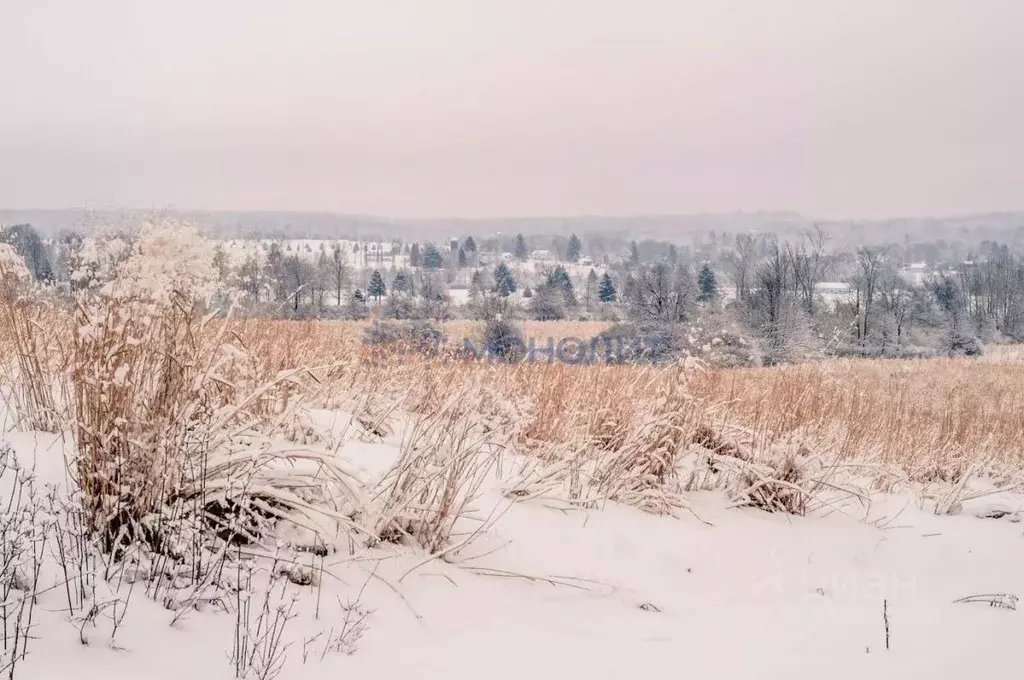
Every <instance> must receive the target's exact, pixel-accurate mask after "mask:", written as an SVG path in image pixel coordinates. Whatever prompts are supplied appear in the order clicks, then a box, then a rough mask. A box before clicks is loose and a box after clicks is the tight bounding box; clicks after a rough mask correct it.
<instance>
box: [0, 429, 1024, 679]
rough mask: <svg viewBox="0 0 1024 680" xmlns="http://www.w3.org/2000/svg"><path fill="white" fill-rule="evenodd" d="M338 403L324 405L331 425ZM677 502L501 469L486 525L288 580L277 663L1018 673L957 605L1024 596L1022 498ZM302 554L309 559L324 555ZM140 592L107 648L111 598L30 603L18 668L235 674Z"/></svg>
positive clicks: (771, 673) (973, 609) (223, 630)
mask: <svg viewBox="0 0 1024 680" xmlns="http://www.w3.org/2000/svg"><path fill="white" fill-rule="evenodd" d="M338 417H339V416H334V415H332V414H330V413H328V412H321V413H319V414H318V418H319V421H320V422H321V424H323V423H326V429H332V428H333V429H334V430H335V431H341V428H340V427H338V426H339V425H340V423H339V422H332V421H334V420H336V419H337V418H338ZM400 435H401V432H399V433H397V434H395V435H393V436H389V437H387V438H386V439H384V440H381V441H377V442H366V441H359V440H357V439H356V438H354V437H353V436H352V435H347V436H348V441H347V443H346V444H345V445H344V446H343V447H342V448H341V450H340V451H341V453H340V455H342V456H344V457H345V458H347V459H348V460H349V461H351V462H352V463H353V465H355V466H357V467H358V468H360V469H361V470H362V473H363V475H365V476H366V477H367V478H368V479H372V478H375V477H380V476H381V475H383V474H384V472H385V471H386V470H387V469H388V467H389V466H390V465H391V463H392V462H393V461H394V460H395V458H396V456H397V453H398V450H399V441H400V440H399V437H400ZM5 438H6V439H7V441H9V442H10V443H11V444H12V445H13V446H14V448H15V450H16V451H17V452H18V454H19V458H20V459H21V460H22V462H23V463H26V464H32V463H33V462H34V463H35V465H36V468H37V474H38V475H39V476H40V478H42V479H46V478H50V479H52V480H54V481H60V480H62V479H63V472H62V460H63V456H62V455H61V447H62V445H63V444H62V441H61V438H60V437H59V436H56V435H46V434H35V433H20V434H18V433H10V434H8V435H6V437H5ZM509 465H511V461H509ZM688 500H689V502H690V504H691V506H692V512H688V511H683V512H681V513H680V515H679V516H678V517H675V518H673V517H658V516H652V515H647V514H644V513H642V512H640V511H638V510H635V509H633V508H629V507H624V506H619V505H616V504H608V505H606V506H605V507H602V508H597V509H592V510H579V509H576V510H566V509H565V506H564V505H557V504H549V503H547V502H545V501H544V500H540V499H536V500H530V501H519V502H513V501H511V500H509V499H507V498H505V496H504V495H503V494H502V482H501V479H499V478H498V477H497V476H496V477H494V479H492V482H491V483H490V484H489V487H488V489H487V491H486V493H485V494H484V495H483V497H481V498H480V499H479V500H478V501H476V502H475V504H474V507H475V508H476V515H477V518H478V521H479V523H480V525H482V526H483V527H484V528H483V530H482V531H481V532H480V534H479V535H478V536H477V538H476V540H474V541H472V542H470V543H468V544H466V545H465V546H463V547H462V548H460V549H459V550H454V551H452V552H449V553H446V554H445V555H444V556H443V557H442V558H435V559H428V557H427V556H426V555H425V554H424V553H423V552H422V551H418V550H414V549H412V548H409V547H401V546H397V545H390V544H388V545H384V546H383V547H378V548H375V549H372V550H370V549H361V550H359V551H356V553H355V554H354V555H353V554H349V553H348V552H347V551H341V552H338V553H335V554H332V555H329V556H327V557H326V558H325V560H324V562H323V565H322V568H323V576H322V578H317V579H316V580H317V581H318V583H314V585H313V586H305V587H302V586H290V589H291V592H293V593H294V594H295V595H296V596H297V598H298V599H297V601H296V603H295V605H294V610H293V613H294V614H295V618H293V619H292V620H291V621H290V622H289V623H288V624H287V626H286V628H285V630H284V634H283V638H284V640H285V641H287V642H288V643H289V645H290V646H289V647H288V648H287V660H286V662H285V665H284V667H283V670H282V673H281V675H280V676H279V677H281V678H285V679H290V678H299V677H302V678H324V679H327V678H337V677H380V678H405V677H416V678H424V679H430V680H432V679H435V678H436V679H439V680H440V679H444V680H459V679H461V678H466V679H473V680H477V679H479V678H487V679H488V680H504V679H506V678H507V679H509V680H511V679H515V680H522V678H534V679H543V678H552V679H554V678H558V679H559V680H564V679H566V678H588V679H591V680H593V679H604V678H608V679H622V678H665V679H670V678H671V679H675V678H689V677H693V678H776V677H778V678H788V679H797V678H858V679H862V678H922V677H929V678H954V677H971V678H1015V677H1019V676H1020V673H1021V656H1020V648H1019V647H1018V646H1017V645H1019V644H1020V643H1021V641H1022V640H1024V611H1017V610H1013V609H1010V608H1002V607H993V606H990V605H988V604H986V603H955V602H954V601H955V600H957V599H959V598H964V597H967V596H973V595H979V594H1016V595H1020V594H1024V536H1022V531H1024V524H1020V523H1018V520H1019V519H1020V518H1021V513H1022V508H1024V497H1020V496H1013V495H1005V494H1004V495H991V496H987V497H984V498H982V499H978V500H976V501H969V502H966V503H965V504H964V507H963V509H962V511H961V512H960V513H959V514H957V515H954V516H941V517H940V516H936V515H935V514H934V513H933V512H932V509H931V507H930V506H929V505H928V504H927V503H924V502H921V501H919V500H917V499H915V498H914V497H912V496H910V495H906V496H878V497H876V498H874V499H873V500H872V502H871V503H870V504H862V503H850V504H848V505H846V506H843V507H841V508H835V507H833V508H831V509H830V510H828V511H822V512H819V513H818V514H816V515H814V516H808V517H794V516H788V515H782V514H767V513H764V512H761V511H758V510H754V509H749V508H743V509H738V508H729V507H728V505H729V502H728V500H727V499H726V498H725V496H724V495H721V494H719V493H717V492H702V493H695V494H692V495H690V496H689V497H688ZM993 509H997V510H999V511H1000V512H996V513H990V511H991V510H993ZM1001 513H1003V514H1002V515H1001V516H1000V517H998V518H990V517H979V516H978V515H979V514H981V515H984V514H994V515H1000V514H1001ZM469 524H471V525H472V524H473V523H472V522H469ZM473 526H474V527H475V526H477V525H473ZM303 559H306V560H307V561H308V563H309V564H310V565H312V566H313V568H314V570H319V568H320V564H321V563H320V562H319V558H314V557H307V558H303ZM135 587H136V591H135V592H134V594H132V595H131V596H130V599H128V603H129V604H128V607H127V610H126V611H127V614H126V615H125V617H124V620H123V622H122V624H121V625H120V626H119V628H118V630H117V633H116V636H115V637H114V639H113V642H112V641H111V623H110V620H109V618H110V612H109V610H106V611H104V612H101V613H100V614H99V616H97V617H96V622H95V625H91V624H86V625H84V626H83V624H82V623H81V621H80V618H81V617H80V615H78V616H71V615H69V613H68V612H67V606H66V600H65V595H64V591H63V587H62V586H61V587H54V588H53V589H52V590H49V591H47V592H45V593H44V594H43V595H41V596H40V597H39V601H38V604H37V608H36V611H35V628H34V631H33V632H34V635H35V639H33V640H32V641H31V642H30V644H29V648H28V651H29V653H28V657H27V659H26V660H25V661H24V663H23V664H22V665H21V666H20V667H19V669H18V675H17V677H18V678H22V679H34V678H39V679H44V678H45V679H50V678H64V677H74V678H76V679H78V680H91V679H93V678H96V679H103V680H118V679H121V678H123V679H125V680H127V679H129V678H131V679H134V678H152V679H162V678H168V679H172V678H173V679H174V680H181V679H182V678H191V679H194V680H207V679H215V678H224V679H228V678H231V677H233V668H232V667H231V665H230V663H229V656H230V651H231V647H232V641H233V636H234V634H235V625H234V624H235V617H234V615H233V614H231V613H225V612H224V611H219V610H218V609H217V608H216V607H212V606H211V607H207V608H204V610H202V611H195V612H192V613H190V614H188V615H187V616H185V617H183V618H181V619H179V620H178V621H177V622H176V623H174V625H171V624H172V620H173V619H174V618H175V614H174V612H172V611H170V610H169V609H167V608H165V607H164V606H163V605H162V604H161V603H160V602H157V601H154V600H152V599H148V598H147V597H146V596H145V594H144V593H143V592H142V586H141V585H137V586H135ZM130 588H131V586H129V585H127V584H126V583H125V584H122V586H121V590H120V591H119V595H117V596H115V594H114V592H113V590H111V591H110V592H109V593H108V595H107V597H108V599H114V598H115V597H120V598H125V597H126V596H127V595H128V593H129V592H130ZM101 590H102V588H101ZM98 599H99V600H102V599H103V598H102V597H99V598H98ZM1006 602H1007V603H1012V600H1011V599H1009V598H1007V599H1006ZM346 607H347V608H348V610H349V612H350V613H349V621H350V624H349V625H350V627H351V625H352V622H353V621H354V620H356V618H357V617H356V614H354V613H358V614H359V616H362V615H363V614H365V615H366V616H365V619H364V620H363V624H362V626H364V628H362V631H361V632H362V634H361V636H356V635H350V637H352V638H353V639H352V640H350V642H349V643H347V644H346V645H345V649H344V651H329V652H327V653H323V647H324V644H325V640H326V639H327V638H329V637H331V635H336V634H337V633H338V632H339V631H340V630H341V628H342V627H343V622H344V620H345V613H344V611H345V608H346ZM887 626H888V637H889V649H886V637H887V633H886V628H887ZM80 631H81V632H80ZM318 636H319V637H318ZM82 640H85V642H86V643H87V644H82ZM345 652H349V653H345Z"/></svg>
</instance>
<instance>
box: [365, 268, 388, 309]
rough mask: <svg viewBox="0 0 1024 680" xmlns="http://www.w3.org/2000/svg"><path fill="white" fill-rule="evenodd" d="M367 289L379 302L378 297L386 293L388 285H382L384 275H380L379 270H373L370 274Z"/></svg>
mask: <svg viewBox="0 0 1024 680" xmlns="http://www.w3.org/2000/svg"><path fill="white" fill-rule="evenodd" d="M367 291H368V292H369V293H370V296H371V297H374V298H376V299H377V302H380V299H381V298H382V297H384V296H385V295H387V292H388V287H387V286H386V285H384V277H383V276H381V275H380V270H378V269H374V270H373V274H371V275H370V285H369V286H368V287H367Z"/></svg>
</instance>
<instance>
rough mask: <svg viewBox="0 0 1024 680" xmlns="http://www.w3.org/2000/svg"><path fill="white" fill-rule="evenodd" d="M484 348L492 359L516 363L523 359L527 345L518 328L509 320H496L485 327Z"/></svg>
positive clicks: (490, 321) (492, 320)
mask: <svg viewBox="0 0 1024 680" xmlns="http://www.w3.org/2000/svg"><path fill="white" fill-rule="evenodd" d="M484 347H485V348H486V349H485V351H486V352H487V355H488V356H489V357H491V358H492V359H496V360H500V361H507V362H510V363H511V362H516V361H520V360H521V359H522V358H523V355H524V354H525V351H526V345H525V343H524V342H523V334H522V333H521V332H520V331H519V328H518V326H516V324H514V323H513V322H511V321H509V320H508V319H502V318H495V319H491V320H489V321H488V322H487V325H486V326H485V327H484Z"/></svg>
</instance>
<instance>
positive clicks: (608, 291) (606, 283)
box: [597, 272, 617, 302]
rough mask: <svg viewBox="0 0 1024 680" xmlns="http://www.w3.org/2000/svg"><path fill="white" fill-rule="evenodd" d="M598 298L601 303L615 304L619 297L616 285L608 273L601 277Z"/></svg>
mask: <svg viewBox="0 0 1024 680" xmlns="http://www.w3.org/2000/svg"><path fill="white" fill-rule="evenodd" d="M597 297H598V299H600V300H601V302H615V299H616V297H617V293H616V291H615V283H614V282H613V281H612V277H611V275H610V274H609V273H608V272H605V273H604V276H602V277H601V286H600V288H599V289H598V291H597Z"/></svg>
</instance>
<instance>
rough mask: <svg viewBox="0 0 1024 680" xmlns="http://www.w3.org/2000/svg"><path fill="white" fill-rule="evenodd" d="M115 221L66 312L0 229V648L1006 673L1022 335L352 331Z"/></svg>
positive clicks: (91, 664) (471, 674) (370, 669)
mask: <svg viewBox="0 0 1024 680" xmlns="http://www.w3.org/2000/svg"><path fill="white" fill-rule="evenodd" d="M116 245H117V244H114V243H110V244H106V246H108V247H110V248H112V247H113V246H116ZM119 247H120V246H119ZM124 247H130V250H129V252H128V256H127V258H126V259H125V260H124V261H123V263H121V264H119V265H118V266H116V267H111V268H109V271H106V272H105V273H104V272H103V270H102V269H101V270H100V272H101V273H102V274H103V275H104V276H105V277H107V280H106V282H104V283H102V285H97V286H95V287H90V288H89V289H88V290H87V291H86V292H85V293H83V294H82V295H81V297H80V298H77V299H76V300H75V302H76V303H77V304H76V305H75V306H74V311H73V313H69V312H68V311H67V310H68V308H69V307H70V305H64V306H62V305H55V304H53V301H52V299H50V298H47V297H45V296H40V292H39V290H38V288H36V287H35V286H31V285H28V282H29V279H30V276H29V275H28V272H27V268H26V267H25V265H24V262H23V261H19V260H17V259H16V258H13V256H12V253H11V252H10V250H9V249H8V250H7V251H5V250H4V249H3V248H0V255H4V256H6V257H7V258H8V259H7V260H6V262H7V264H8V265H9V266H11V267H12V269H11V270H10V271H11V273H10V274H8V275H7V276H6V277H0V292H3V293H4V294H3V295H0V315H2V317H3V319H4V320H5V321H7V322H8V323H6V324H4V325H0V346H2V348H3V349H4V351H5V352H6V358H7V361H6V362H0V431H2V435H0V439H2V440H3V442H0V499H2V500H4V501H5V503H4V504H3V505H0V627H2V629H3V633H4V634H3V647H2V649H0V675H3V676H6V677H9V678H17V679H26V678H28V679H40V680H42V679H49V678H63V677H75V678H82V679H91V678H96V679H103V680H127V679H129V678H132V679H134V678H141V677H146V678H173V679H174V680H180V679H181V678H194V679H195V680H216V679H224V680H229V679H230V678H239V679H241V678H244V679H246V680H275V679H277V678H280V679H281V680H290V679H291V678H300V677H301V678H324V679H325V680H326V679H328V678H335V677H338V676H347V675H352V676H354V677H362V676H372V677H384V678H406V677H416V678H424V679H425V680H434V679H442V678H443V679H444V680H459V679H461V678H467V679H469V678H472V679H477V678H487V679H495V678H496V679H499V680H501V679H505V678H508V679H512V678H516V679H519V678H523V677H528V678H542V679H546V678H551V679H558V680H565V679H566V678H594V679H600V680H604V679H608V680H615V679H627V678H630V679H631V678H635V677H640V678H665V679H666V680H669V679H675V678H686V677H697V678H730V679H731V678H786V679H787V680H793V679H797V680H802V679H805V678H806V679H810V678H815V679H816V678H822V677H826V678H858V679H860V678H865V677H870V678H907V677H911V678H917V677H929V678H954V677H956V678H958V677H962V676H969V677H972V678H973V677H978V678H986V679H987V678H1014V677H1018V676H1019V675H1020V655H1019V653H1017V651H1016V650H1017V648H1016V644H1018V643H1019V641H1020V640H1021V639H1022V638H1024V613H1022V612H1020V611H1019V610H1018V604H1019V602H1018V597H1019V596H1020V595H1021V594H1022V593H1024V567H1022V565H1024V524H1022V523H1021V519H1022V518H1024V495H1022V493H1021V492H1022V490H1024V464H1022V461H1024V445H1022V442H1024V423H1022V421H1021V419H1020V417H1019V414H1020V413H1021V412H1024V392H1022V391H1021V389H1020V385H1021V384H1022V382H1024V364H1022V363H1021V361H1020V357H1019V355H1017V354H1014V353H1012V352H1009V351H1007V352H1005V353H1002V354H1001V357H992V358H990V359H986V360H985V361H973V360H970V359H956V358H948V359H930V360H926V361H916V360H830V361H823V362H818V363H813V362H812V363H804V364H793V365H783V366H777V367H770V368H756V369H721V370H716V369H706V368H702V367H701V366H698V365H694V363H693V362H679V363H675V364H667V363H666V364H654V365H641V364H634V365H626V366H603V365H599V364H593V365H586V366H582V365H581V366H575V365H568V364H565V363H551V364H548V363H536V364H533V363H526V364H503V363H500V362H471V361H469V360H455V359H449V358H446V357H445V356H444V355H441V356H433V355H422V354H419V355H411V354H409V353H407V352H405V351H404V350H403V349H402V348H401V347H392V348H381V349H380V351H376V350H375V351H373V352H368V353H363V352H361V351H351V350H346V349H345V348H346V347H347V345H345V343H344V342H343V341H344V339H345V338H346V337H349V336H351V335H352V330H353V329H352V328H351V327H347V326H345V325H343V324H330V323H292V322H286V321H272V320H267V319H255V320H253V319H216V318H215V317H214V316H213V315H210V314H209V313H208V310H205V309H204V308H203V307H202V305H201V304H200V301H201V300H204V299H208V297H206V291H208V290H209V287H210V286H211V285H212V284H213V283H214V269H213V267H212V260H211V258H210V252H211V250H212V249H211V248H210V247H209V244H205V243H202V242H201V241H200V240H199V239H198V237H197V236H196V234H195V232H194V231H189V230H183V229H181V228H180V227H179V226H177V225H170V226H166V227H163V226H161V227H154V228H153V229H151V230H150V231H148V232H146V233H145V234H144V235H143V238H142V239H140V241H139V242H138V243H135V244H133V245H131V246H127V245H125V246H124ZM15 265H18V266H15ZM172 291H173V292H174V295H171V292H172ZM548 328H550V327H548ZM472 330H473V329H472V328H469V327H466V328H464V329H463V332H466V333H469V332H471V331H472ZM527 330H528V331H529V332H530V337H535V336H540V337H543V336H544V335H549V334H550V333H553V332H554V330H553V329H551V330H550V331H549V332H545V330H544V328H542V327H536V328H534V329H533V330H532V331H531V330H530V329H527ZM562 330H563V331H566V330H567V329H566V328H564V327H563V328H562ZM573 334H574V335H577V336H581V337H582V336H586V335H587V331H586V329H585V328H584V327H582V326H581V327H580V328H579V330H578V331H574V332H573ZM354 337H356V338H358V336H354Z"/></svg>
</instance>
